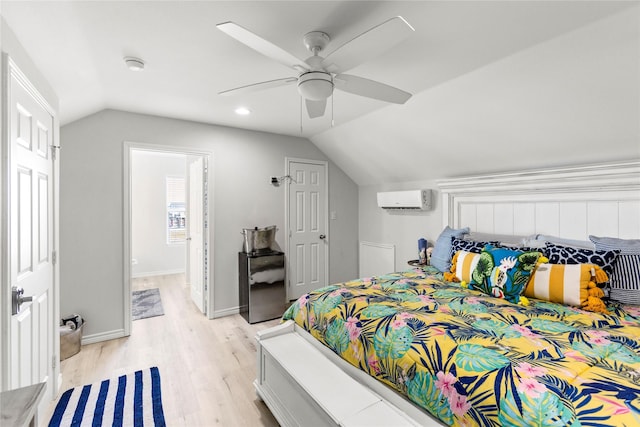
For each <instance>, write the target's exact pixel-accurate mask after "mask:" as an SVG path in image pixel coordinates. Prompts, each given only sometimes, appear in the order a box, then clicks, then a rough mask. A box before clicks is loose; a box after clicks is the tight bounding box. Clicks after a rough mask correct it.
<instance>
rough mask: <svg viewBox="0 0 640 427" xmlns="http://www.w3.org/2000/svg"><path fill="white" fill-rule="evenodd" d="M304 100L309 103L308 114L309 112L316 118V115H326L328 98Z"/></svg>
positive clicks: (310, 115)
mask: <svg viewBox="0 0 640 427" xmlns="http://www.w3.org/2000/svg"><path fill="white" fill-rule="evenodd" d="M304 102H305V104H306V105H307V114H309V118H311V119H315V118H316V117H322V116H324V110H325V109H326V108H327V100H326V99H323V100H322V101H312V100H310V99H305V100H304Z"/></svg>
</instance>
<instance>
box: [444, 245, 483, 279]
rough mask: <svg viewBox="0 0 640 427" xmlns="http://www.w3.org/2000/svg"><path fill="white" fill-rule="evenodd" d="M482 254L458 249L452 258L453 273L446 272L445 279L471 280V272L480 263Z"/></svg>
mask: <svg viewBox="0 0 640 427" xmlns="http://www.w3.org/2000/svg"><path fill="white" fill-rule="evenodd" d="M479 259H480V254H474V253H471V252H467V251H458V252H456V254H455V255H454V256H453V258H452V259H451V273H445V274H444V279H445V280H448V281H449V282H467V283H469V282H471V273H473V270H475V268H476V265H478V260H479Z"/></svg>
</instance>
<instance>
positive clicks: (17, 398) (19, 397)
mask: <svg viewBox="0 0 640 427" xmlns="http://www.w3.org/2000/svg"><path fill="white" fill-rule="evenodd" d="M45 386H46V383H39V384H34V385H30V386H27V387H22V388H17V389H15V390H8V391H3V392H2V393H0V424H2V427H24V426H29V427H36V426H37V425H38V404H39V403H40V400H42V396H44V391H45V388H46V387H45Z"/></svg>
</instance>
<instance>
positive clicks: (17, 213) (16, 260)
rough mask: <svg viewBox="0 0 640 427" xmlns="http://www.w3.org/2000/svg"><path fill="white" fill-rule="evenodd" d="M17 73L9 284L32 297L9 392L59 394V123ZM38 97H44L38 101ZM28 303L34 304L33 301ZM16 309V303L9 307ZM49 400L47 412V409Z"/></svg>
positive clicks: (16, 342)
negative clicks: (39, 386) (31, 388)
mask: <svg viewBox="0 0 640 427" xmlns="http://www.w3.org/2000/svg"><path fill="white" fill-rule="evenodd" d="M25 80H26V79H24V78H23V77H19V75H17V74H14V73H12V74H11V79H10V83H9V85H10V86H9V107H8V110H9V115H10V119H9V128H10V131H9V159H10V160H9V162H10V165H9V170H10V176H9V180H8V181H9V206H10V208H9V218H8V220H9V247H10V250H9V254H7V255H8V257H9V284H10V286H11V287H12V288H13V287H17V288H22V289H23V290H24V294H23V296H24V297H30V298H31V301H26V302H24V303H23V304H21V305H20V307H19V312H18V313H16V314H12V315H11V320H10V323H9V324H10V326H9V342H10V351H9V364H8V378H9V381H8V386H9V388H10V389H12V388H17V387H24V386H27V385H31V384H35V383H39V382H46V383H47V392H46V394H45V396H49V397H51V396H52V393H53V392H55V387H54V385H55V383H56V379H55V378H54V371H55V366H56V365H57V357H58V355H57V354H54V351H53V346H54V342H55V340H54V334H57V326H58V325H57V319H56V316H57V314H56V310H54V299H55V296H54V260H53V253H54V252H53V243H54V242H53V209H54V198H53V196H54V193H53V184H54V183H53V181H54V174H53V171H54V164H53V163H54V160H53V158H52V157H53V156H52V148H51V147H52V146H53V138H54V135H53V134H54V118H53V116H52V115H51V113H49V112H48V111H47V109H46V108H45V107H44V106H43V105H42V104H41V103H39V102H38V101H36V98H34V95H32V93H31V92H33V90H32V91H31V92H30V91H29V90H27V89H26V88H25V86H24V85H28V83H26V82H25ZM35 96H38V95H35ZM27 299H28V298H27ZM7 304H11V301H7ZM48 403H49V402H48V401H47V399H43V402H42V404H41V407H42V406H45V405H47V404H48Z"/></svg>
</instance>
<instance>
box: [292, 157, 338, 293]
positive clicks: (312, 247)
mask: <svg viewBox="0 0 640 427" xmlns="http://www.w3.org/2000/svg"><path fill="white" fill-rule="evenodd" d="M288 165H289V167H288V169H289V170H288V172H289V176H290V177H291V179H290V180H289V215H288V222H289V224H288V226H289V254H288V256H289V274H288V283H289V289H288V298H289V300H293V299H297V298H299V297H300V296H302V295H304V294H305V293H307V292H310V291H312V290H314V289H317V288H320V287H322V286H326V285H327V252H328V247H327V244H328V236H327V164H326V163H325V162H317V163H316V162H306V161H289V162H288Z"/></svg>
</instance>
